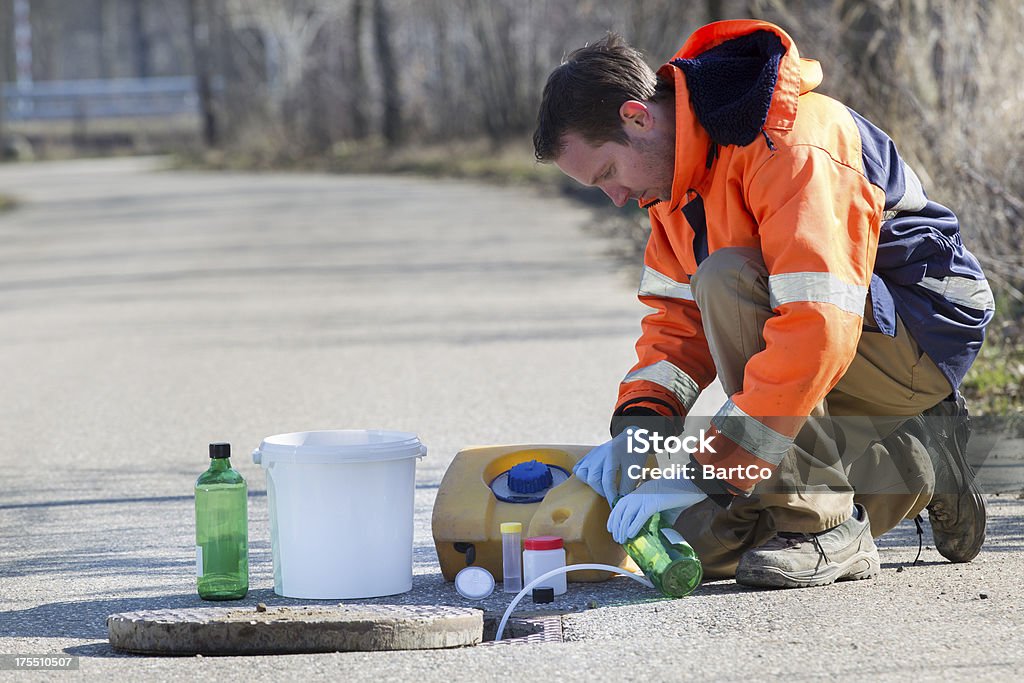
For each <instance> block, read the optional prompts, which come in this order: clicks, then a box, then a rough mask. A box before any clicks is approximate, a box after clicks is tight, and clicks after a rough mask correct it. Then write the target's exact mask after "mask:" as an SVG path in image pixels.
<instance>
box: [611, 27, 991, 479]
mask: <svg viewBox="0 0 1024 683" xmlns="http://www.w3.org/2000/svg"><path fill="white" fill-rule="evenodd" d="M737 39H738V40H737ZM715 69H719V70H721V71H720V73H724V74H725V76H724V78H723V77H718V78H716V77H715V74H714V70H715ZM658 74H659V77H660V78H662V79H666V80H669V81H670V82H671V83H672V84H673V86H674V89H675V108H676V111H675V116H676V124H675V125H676V139H675V177H674V181H673V187H672V197H671V200H669V201H662V202H658V203H656V204H655V205H650V217H651V226H652V232H651V236H650V241H649V243H648V245H647V250H646V254H645V268H644V273H643V278H642V281H641V286H640V293H639V296H640V300H641V301H642V302H643V303H645V304H646V305H648V306H651V307H652V308H654V309H655V312H653V313H651V314H650V315H648V316H647V317H646V318H645V319H644V321H643V324H642V335H641V337H640V339H639V341H638V342H637V346H636V349H637V355H638V362H637V363H636V365H635V366H634V367H633V368H632V370H631V371H630V372H629V374H627V375H626V377H625V379H624V380H623V382H622V384H621V385H620V390H619V399H618V403H617V408H616V411H615V414H616V418H614V419H613V425H615V424H618V425H619V428H618V430H621V428H622V426H624V425H625V424H628V418H629V416H630V415H651V414H658V415H662V416H666V417H670V416H685V415H686V413H687V411H688V410H689V409H690V407H691V406H692V405H693V402H694V401H695V400H696V398H697V395H698V394H699V393H700V391H701V390H703V389H704V388H705V387H706V386H707V385H708V384H710V383H711V382H712V380H713V379H714V377H715V374H716V371H715V366H714V363H713V361H712V358H711V354H710V352H709V349H708V343H707V340H706V338H705V335H704V331H703V329H702V326H701V315H700V311H699V310H698V308H697V306H696V304H695V303H694V301H693V296H692V294H691V292H690V286H689V282H690V277H691V276H692V275H693V274H694V273H695V272H696V270H697V267H698V266H699V265H700V262H701V261H702V260H703V258H706V257H707V255H708V254H710V253H712V252H714V251H715V250H717V249H721V248H724V247H751V248H754V249H757V250H759V251H760V252H761V254H762V255H763V258H764V262H765V265H766V266H767V268H768V272H769V290H770V295H771V302H772V308H773V311H774V313H775V315H774V316H773V317H772V318H770V319H769V320H768V322H767V323H766V324H765V327H764V339H765V343H766V348H765V349H764V350H763V351H762V352H760V353H757V354H755V355H754V356H753V357H752V358H751V359H750V360H749V362H748V363H747V365H746V368H745V370H744V379H743V388H742V390H741V391H738V392H737V393H735V394H734V395H733V396H731V397H730V398H729V400H728V402H727V403H726V405H725V406H723V407H722V409H721V410H720V411H719V413H718V414H717V415H716V416H715V418H714V419H713V420H712V425H713V429H716V430H717V433H716V439H715V441H714V445H715V450H716V451H717V453H716V454H708V453H696V454H694V458H695V460H696V461H697V462H698V464H700V465H707V464H710V465H714V466H715V467H716V468H718V467H724V468H731V467H734V466H737V465H738V466H741V467H743V468H746V467H747V466H748V465H757V466H758V467H765V468H767V470H768V471H771V470H773V469H774V468H775V467H777V466H778V464H779V463H780V462H781V460H782V457H783V456H784V455H785V454H786V453H787V452H788V450H789V449H790V447H791V446H792V443H793V438H794V436H795V435H796V433H797V431H798V430H799V429H800V427H801V426H802V425H803V423H804V421H805V420H806V418H807V416H808V415H809V414H810V412H811V411H812V409H813V408H814V406H816V405H817V404H818V403H819V402H820V401H821V400H822V398H823V397H824V396H825V395H826V394H827V393H828V392H829V391H830V390H831V389H832V388H833V387H834V386H835V385H836V383H837V382H838V381H839V379H840V378H841V377H842V376H843V374H844V373H845V372H846V370H847V368H848V367H849V366H850V364H851V362H852V361H853V358H854V355H855V353H856V348H857V344H858V340H859V338H860V334H861V330H862V324H863V321H862V317H863V311H864V306H865V301H866V296H867V292H868V291H869V289H870V291H871V294H872V297H873V302H872V303H873V305H874V306H875V307H876V310H877V315H876V317H877V318H879V320H881V321H883V327H885V324H884V323H885V322H888V323H889V324H888V328H889V329H888V330H885V329H883V331H886V332H887V333H889V334H890V335H891V334H893V333H894V332H893V331H892V330H893V329H894V326H893V325H892V321H893V320H894V314H893V308H895V310H896V311H898V312H899V313H900V315H901V317H902V318H903V319H904V320H905V322H907V324H908V327H909V328H910V329H911V331H912V332H913V333H914V336H915V339H918V334H919V332H920V334H921V336H922V338H924V337H928V339H931V338H932V337H929V336H928V335H929V334H931V333H932V332H935V330H938V332H935V333H934V334H932V336H933V337H934V338H935V340H934V341H935V344H934V345H932V346H928V345H926V344H925V343H924V342H922V340H921V339H918V341H919V343H921V345H922V347H923V348H924V349H925V350H926V351H928V352H929V354H930V355H931V356H932V357H933V358H934V359H936V362H937V363H939V364H940V367H941V368H942V369H943V370H944V372H945V373H946V376H947V378H949V379H950V382H951V391H952V387H954V386H956V385H957V384H958V383H959V380H960V379H961V378H962V376H963V372H965V371H966V367H967V366H968V365H969V364H970V361H971V360H973V357H974V355H976V353H977V347H980V344H981V339H982V338H983V329H984V325H985V324H986V323H987V322H988V320H989V319H990V318H991V312H992V308H993V306H992V302H991V292H990V290H988V285H987V283H986V281H985V280H984V276H983V275H982V274H981V271H980V267H977V262H976V261H975V260H974V258H973V256H971V255H970V253H969V252H967V251H966V250H964V249H963V248H962V244H960V242H959V235H958V230H959V228H958V225H957V223H956V219H955V216H953V215H952V213H951V212H949V211H948V209H945V207H942V206H941V205H938V204H935V203H934V202H930V201H929V200H927V198H926V197H925V196H924V191H923V190H922V189H921V187H920V182H919V181H918V180H917V177H916V175H914V173H913V171H912V170H911V169H910V168H909V166H907V165H906V164H905V162H903V161H902V160H901V159H899V158H898V156H897V155H896V154H895V147H894V146H893V147H892V148H891V149H892V153H891V154H890V153H889V145H891V141H889V140H888V138H887V137H886V136H885V135H884V133H881V131H878V129H877V128H874V127H873V126H871V124H870V123H867V122H866V121H863V119H861V118H859V117H858V116H857V115H856V113H855V112H852V111H851V110H849V109H848V108H847V107H846V106H845V105H843V104H841V103H839V102H837V101H835V100H833V99H831V98H829V97H826V96H824V95H820V94H817V93H814V92H812V91H813V89H814V88H815V87H816V86H817V85H818V84H819V83H820V82H821V80H822V73H821V68H820V66H819V65H818V63H817V62H815V61H812V60H807V59H801V58H800V56H799V53H798V52H797V48H796V46H795V45H794V44H793V41H792V40H791V39H790V37H789V36H788V35H786V33H785V32H783V31H782V30H781V29H780V28H778V27H777V26H774V25H772V24H769V23H765V22H759V21H745V20H744V21H726V22H718V23H715V24H711V25H708V26H705V27H703V28H702V29H700V30H698V31H697V32H696V33H694V34H693V36H691V37H690V39H689V40H688V41H687V43H686V44H685V45H684V46H683V48H682V49H681V50H680V51H679V52H678V53H677V54H676V56H675V57H674V58H673V60H672V61H671V62H669V63H668V64H665V65H664V66H662V67H661V69H659V71H658ZM709 74H711V76H710V78H709ZM744 78H746V79H747V80H746V81H744V80H743V79H744ZM709 84H710V85H709ZM723 84H725V90H723ZM730 84H735V87H736V89H735V92H729V91H728V89H729V85H730ZM697 89H700V92H697ZM730 98H732V99H730ZM737 104H738V106H731V108H730V105H737ZM744 107H746V109H744ZM759 107H760V109H759ZM737 109H739V111H738V112H737ZM723 111H725V114H721V112H723ZM876 148H877V150H876ZM879 150H880V151H879ZM876 151H877V152H878V153H877V154H876V153H875V152H876ZM883 157H884V159H883ZM879 159H882V161H879ZM943 212H944V213H943ZM908 216H911V217H914V218H915V220H916V221H917V222H913V221H912V222H911V224H912V226H913V227H914V230H917V228H920V227H921V225H923V224H928V221H929V220H931V221H932V223H933V224H934V225H932V224H928V225H926V227H927V230H928V232H927V233H926V237H924V238H919V237H914V238H913V240H912V241H913V244H914V245H916V247H920V245H931V244H933V243H934V244H938V245H939V246H938V247H936V248H935V250H934V251H935V252H936V253H938V252H940V251H941V252H942V253H947V252H949V253H952V252H953V251H956V249H959V251H957V252H956V253H955V254H954V255H953V256H951V257H950V258H949V259H948V260H949V263H947V264H946V266H943V268H940V267H939V266H940V265H941V264H939V263H938V262H937V261H936V260H935V258H932V257H928V258H929V259H931V260H929V261H928V262H927V263H926V264H924V265H922V264H917V265H919V266H920V267H916V266H915V268H914V269H911V270H912V273H911V274H910V275H907V274H905V273H904V272H903V271H906V270H907V268H906V265H907V264H906V260H907V259H909V258H911V257H910V256H907V255H905V254H903V253H902V252H897V251H895V250H894V251H892V252H891V253H892V254H894V256H893V257H892V258H891V259H889V257H888V256H887V257H885V258H887V259H889V260H892V261H893V262H894V263H895V264H896V265H893V266H892V268H891V269H890V270H888V271H886V272H883V273H880V275H881V276H882V277H879V275H877V274H876V273H875V271H876V256H878V254H879V239H880V234H881V235H882V237H883V242H885V241H886V239H889V238H887V237H886V236H887V235H890V236H891V235H895V236H896V237H892V240H890V241H893V240H895V242H896V243H897V245H898V246H901V247H905V244H904V242H903V241H899V239H902V238H903V237H905V236H906V235H908V234H911V233H913V234H914V235H918V234H925V233H922V232H921V231H920V230H918V231H917V232H914V230H910V229H907V228H906V227H902V228H901V226H905V224H906V221H907V217H908ZM947 216H948V217H952V226H953V227H952V228H951V229H950V230H952V233H950V234H949V235H945V236H944V235H943V234H940V233H941V231H942V230H947V228H946V227H943V226H948V224H949V221H948V220H947ZM936 217H937V218H936ZM940 219H942V220H940ZM900 221H904V223H900ZM942 221H945V222H942ZM883 223H885V224H886V226H888V227H887V229H888V232H885V231H883ZM928 226H930V227H928ZM947 232H949V230H947ZM897 238H899V239H897ZM947 238H948V239H947ZM943 240H945V242H944V241H943ZM946 242H948V243H949V245H953V246H949V245H947V244H946ZM954 243H955V244H954ZM956 245H959V246H956ZM947 246H948V247H949V248H946V247H947ZM954 246H956V249H954V248H953V247H954ZM939 247H942V248H941V249H940V248H939ZM905 251H906V250H905ZM917 251H918V252H920V251H921V249H920V248H918V249H917ZM878 260H879V261H881V260H882V257H878ZM911 265H914V264H911ZM897 266H898V267H897ZM887 268H888V266H887ZM899 268H903V270H899ZM897 276H898V277H897ZM903 280H906V281H905V282H904V281H903ZM927 297H932V298H931V299H929V298H927ZM874 299H877V301H874ZM894 299H895V307H893V305H892V304H893V301H894ZM886 304H888V310H884V309H885V308H886ZM944 306H945V307H947V308H949V310H950V311H952V313H943V315H941V316H936V315H934V311H936V310H943V311H945V310H946V308H943V307H944ZM950 307H952V308H950ZM917 310H923V311H925V313H923V314H922V315H920V316H919V317H920V319H921V321H920V322H919V323H914V322H913V321H912V320H911V319H910V318H912V317H915V316H913V315H911V314H913V313H914V311H917ZM953 315H959V316H967V318H969V320H968V323H970V324H962V325H960V327H961V328H963V329H964V330H968V332H969V333H970V334H969V335H968V337H965V338H964V339H963V340H962V341H960V342H958V343H957V344H956V345H954V346H955V348H954V349H953V350H952V351H949V352H948V353H947V352H946V351H943V350H942V348H940V347H941V344H947V345H948V343H949V337H948V335H946V334H945V332H943V330H944V329H945V328H942V327H941V325H942V324H944V323H945V322H947V321H948V319H949V318H950V316H953ZM967 318H965V319H967ZM915 319H916V317H915ZM929 325H931V326H932V327H928V326H929ZM933 328H934V329H933ZM968 328H969V329H968ZM930 331H931V332H930ZM970 335H973V336H970ZM929 343H930V342H929ZM963 349H967V351H964V352H961V351H962V350H963ZM943 354H945V355H943ZM737 419H739V420H742V421H744V422H743V423H742V424H741V423H740V422H737ZM730 425H732V427H730ZM752 425H753V426H752ZM613 431H617V430H616V428H614V427H613ZM750 473H751V472H750V471H746V472H744V473H743V475H744V476H740V477H729V478H725V479H724V480H721V481H718V482H715V486H716V487H717V485H718V484H723V485H724V486H723V488H724V490H726V491H728V492H730V493H733V494H736V493H747V492H749V491H750V489H752V488H753V486H754V485H755V484H756V483H757V478H748V477H747V476H746V475H749V474H750ZM715 490H716V491H718V490H719V489H717V488H715Z"/></svg>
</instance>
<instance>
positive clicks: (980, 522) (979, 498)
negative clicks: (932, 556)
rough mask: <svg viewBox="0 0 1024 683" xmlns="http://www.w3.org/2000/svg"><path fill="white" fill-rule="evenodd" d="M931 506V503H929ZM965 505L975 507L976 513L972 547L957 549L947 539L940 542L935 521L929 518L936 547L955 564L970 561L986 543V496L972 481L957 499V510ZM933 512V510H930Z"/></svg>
mask: <svg viewBox="0 0 1024 683" xmlns="http://www.w3.org/2000/svg"><path fill="white" fill-rule="evenodd" d="M928 507H929V508H930V507H931V504H929V505H928ZM965 507H973V508H974V510H975V514H974V533H973V534H972V535H971V538H972V539H973V541H974V542H973V543H971V545H970V547H968V548H967V549H964V550H957V549H955V548H951V547H949V546H948V545H947V543H946V541H945V539H943V542H942V543H940V542H939V538H938V536H937V535H936V533H935V524H936V523H935V522H933V521H931V520H930V519H929V523H930V524H931V525H932V537H933V540H934V541H935V549H936V550H938V551H939V554H940V555H942V556H943V557H944V558H946V559H947V560H949V561H950V562H952V563H953V564H960V563H963V562H970V561H971V560H973V559H974V558H975V557H977V556H978V554H979V553H980V552H981V547H982V545H984V543H985V532H986V527H987V526H988V510H987V508H986V506H985V496H984V495H983V494H982V493H981V491H980V490H979V489H978V487H977V485H976V484H975V483H974V482H973V481H972V482H971V485H970V487H969V488H968V490H967V492H966V493H964V494H963V495H962V496H960V498H959V500H958V501H957V510H958V511H959V510H961V509H964V508H965ZM929 514H931V510H929Z"/></svg>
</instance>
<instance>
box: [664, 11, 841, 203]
mask: <svg viewBox="0 0 1024 683" xmlns="http://www.w3.org/2000/svg"><path fill="white" fill-rule="evenodd" d="M658 74H659V75H660V76H661V77H662V78H665V79H667V80H669V81H671V82H673V84H674V86H675V92H676V170H675V183H674V185H673V191H672V202H671V205H672V207H673V208H674V207H676V206H678V205H679V204H680V203H681V200H682V195H683V194H685V192H686V191H687V190H688V189H691V188H692V187H693V186H694V185H696V184H697V183H696V179H697V177H698V176H699V175H701V174H700V170H701V169H703V167H704V166H705V160H706V159H709V158H710V157H709V154H713V153H714V150H713V149H711V150H709V147H711V146H712V143H714V144H717V145H721V146H726V145H738V146H744V145H749V144H750V143H751V142H753V141H754V140H756V139H757V137H758V136H759V135H760V134H761V132H762V131H766V130H769V129H774V130H783V131H786V130H791V129H792V128H793V123H794V121H795V120H796V112H797V103H798V98H799V97H800V95H801V94H802V93H805V92H809V91H811V90H813V89H814V88H815V87H816V86H817V85H819V84H820V83H821V79H822V75H821V66H820V65H819V64H818V62H816V61H814V60H810V59H801V58H800V55H799V52H798V51H797V48H796V45H795V44H794V43H793V40H792V38H790V37H789V35H788V34H786V32H785V31H783V30H782V29H781V28H779V27H778V26H775V25H774V24H770V23H768V22H764V21H751V20H736V21H719V22H716V23H713V24H708V25H707V26H704V27H702V28H700V29H698V30H697V31H696V32H695V33H694V34H693V35H692V36H690V38H689V39H688V40H687V41H686V44H685V45H683V47H682V49H680V50H679V52H677V53H676V54H675V55H674V56H673V58H672V60H671V61H670V62H668V63H667V64H665V65H664V66H662V67H661V69H659V70H658Z"/></svg>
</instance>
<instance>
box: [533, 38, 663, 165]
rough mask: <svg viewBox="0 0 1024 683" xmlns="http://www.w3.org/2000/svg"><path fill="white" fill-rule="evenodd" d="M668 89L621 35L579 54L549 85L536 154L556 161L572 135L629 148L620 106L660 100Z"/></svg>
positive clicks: (535, 135) (568, 60)
mask: <svg viewBox="0 0 1024 683" xmlns="http://www.w3.org/2000/svg"><path fill="white" fill-rule="evenodd" d="M663 88H664V86H662V87H659V83H658V79H657V77H656V76H655V74H654V72H653V71H651V67H649V66H648V65H647V63H646V62H645V61H644V59H643V56H642V55H641V54H640V52H638V51H637V50H636V49H634V48H632V47H630V46H629V45H628V44H627V43H626V41H625V40H623V38H622V36H620V35H618V34H617V33H608V34H607V35H606V36H605V37H604V38H603V39H602V40H599V41H598V42H596V43H594V44H592V45H587V46H586V47H581V48H579V49H578V50H574V51H573V52H571V53H570V54H569V56H568V57H566V59H565V61H564V62H562V64H561V65H559V66H558V68H556V69H555V70H554V71H552V72H551V75H550V76H548V82H547V84H546V85H545V86H544V94H543V96H542V98H541V103H540V113H539V114H538V115H537V130H536V131H534V133H533V153H534V155H535V156H536V157H537V160H538V161H545V162H549V161H554V160H555V159H557V158H558V156H559V155H560V154H561V153H562V149H563V148H564V146H565V142H564V140H563V137H564V136H565V134H566V133H568V132H570V131H572V132H575V133H579V134H580V135H581V136H582V137H583V139H584V140H586V141H587V142H589V143H591V144H593V145H600V144H603V143H605V142H618V143H623V144H624V143H625V142H626V141H627V140H628V138H627V137H626V131H625V129H623V127H622V121H621V119H620V118H619V107H621V106H622V103H623V102H625V101H626V100H638V101H640V102H645V101H648V100H652V99H655V93H656V92H658V93H659V94H660V92H661V91H662V90H663Z"/></svg>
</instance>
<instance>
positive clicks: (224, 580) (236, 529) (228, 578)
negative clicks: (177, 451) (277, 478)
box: [196, 443, 249, 600]
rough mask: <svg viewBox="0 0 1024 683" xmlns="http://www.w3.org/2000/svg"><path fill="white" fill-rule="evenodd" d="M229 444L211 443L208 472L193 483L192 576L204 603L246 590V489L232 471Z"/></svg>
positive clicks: (232, 597) (240, 595) (230, 597)
mask: <svg viewBox="0 0 1024 683" xmlns="http://www.w3.org/2000/svg"><path fill="white" fill-rule="evenodd" d="M230 457H231V444H226V443H211V444H210V469H208V470H206V471H205V472H203V473H202V474H201V475H199V479H197V480H196V576H197V580H198V587H199V597H201V598H202V599H204V600H237V599H239V598H244V597H245V594H246V593H247V592H248V591H249V531H248V528H249V524H248V522H249V507H248V506H249V500H248V496H249V490H248V487H247V486H246V485H245V479H243V478H242V475H241V474H239V473H238V472H236V471H235V470H233V469H231V460H230V459H229V458H230Z"/></svg>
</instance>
